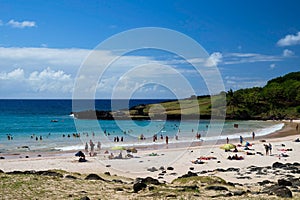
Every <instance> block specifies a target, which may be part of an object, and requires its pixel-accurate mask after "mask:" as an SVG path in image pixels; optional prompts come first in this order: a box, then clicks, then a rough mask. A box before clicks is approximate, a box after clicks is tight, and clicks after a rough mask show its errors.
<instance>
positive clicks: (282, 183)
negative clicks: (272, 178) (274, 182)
mask: <svg viewBox="0 0 300 200" xmlns="http://www.w3.org/2000/svg"><path fill="white" fill-rule="evenodd" d="M278 185H280V186H292V185H293V184H292V182H291V181H287V180H284V179H278Z"/></svg>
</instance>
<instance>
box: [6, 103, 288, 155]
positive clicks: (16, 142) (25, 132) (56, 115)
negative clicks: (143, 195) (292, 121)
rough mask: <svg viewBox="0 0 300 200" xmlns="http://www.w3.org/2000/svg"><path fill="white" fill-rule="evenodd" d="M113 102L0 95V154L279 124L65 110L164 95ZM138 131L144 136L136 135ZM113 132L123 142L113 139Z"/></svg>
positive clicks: (243, 132) (246, 131)
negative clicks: (107, 116)
mask: <svg viewBox="0 0 300 200" xmlns="http://www.w3.org/2000/svg"><path fill="white" fill-rule="evenodd" d="M115 101H116V102H115V103H114V107H113V108H112V107H111V100H95V101H94V103H95V104H94V107H92V106H91V105H92V104H91V101H87V100H82V103H81V106H80V107H77V108H74V109H73V108H72V100H0V153H13V152H22V151H67V150H82V149H84V146H85V143H86V142H89V141H90V140H92V141H93V142H94V143H97V142H98V141H99V142H101V146H102V147H103V148H111V147H113V146H116V145H117V146H133V145H134V146H150V145H157V144H163V143H164V142H165V140H161V139H160V137H161V136H162V137H164V138H165V137H166V136H168V137H169V143H180V142H191V141H195V140H197V139H196V138H195V135H196V134H197V133H200V134H201V139H202V140H203V141H217V140H225V139H226V137H228V138H229V139H234V138H238V137H239V136H243V137H245V138H247V137H251V135H252V134H251V133H252V132H255V134H256V136H263V135H267V134H270V133H272V132H274V131H276V130H279V129H281V128H282V127H283V124H278V123H276V124H275V123H273V122H269V121H268V122H263V121H228V122H225V123H224V124H223V123H222V122H220V124H218V123H214V125H213V126H212V125H211V124H210V121H209V120H200V121H184V122H183V121H173V120H172V121H161V120H151V121H150V120H136V121H132V120H116V121H114V120H79V119H74V118H73V116H72V115H70V113H71V112H72V111H79V110H84V109H95V108H96V109H97V110H111V109H114V110H117V109H123V108H130V107H132V106H135V105H139V104H149V103H158V102H162V101H166V100H165V99H164V100H161V99H160V100H159V99H154V100H151V99H150V100H149V99H136V100H130V101H129V102H128V101H126V100H115ZM115 105H117V106H115ZM234 124H238V126H239V127H238V128H235V127H234ZM220 128H221V129H220ZM219 130H222V132H220V133H219ZM79 134H80V137H76V136H78V135H79ZM142 134H143V136H144V137H145V138H146V139H145V140H141V139H140V136H141V135H142ZM154 134H157V136H158V140H157V141H156V142H153V140H152V138H153V135H154ZM176 136H177V137H178V140H176V139H175V138H176ZM116 137H118V138H119V139H120V140H121V138H123V142H114V139H116Z"/></svg>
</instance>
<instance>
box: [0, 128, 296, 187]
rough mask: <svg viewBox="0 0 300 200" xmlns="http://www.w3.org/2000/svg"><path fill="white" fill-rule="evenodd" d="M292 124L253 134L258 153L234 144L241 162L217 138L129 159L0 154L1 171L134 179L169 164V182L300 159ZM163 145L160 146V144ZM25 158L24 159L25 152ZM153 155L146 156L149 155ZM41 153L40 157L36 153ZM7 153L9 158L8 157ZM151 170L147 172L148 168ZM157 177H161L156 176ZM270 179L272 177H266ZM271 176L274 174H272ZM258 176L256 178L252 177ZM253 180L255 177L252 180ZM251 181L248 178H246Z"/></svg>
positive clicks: (101, 155) (231, 176) (228, 175)
mask: <svg viewBox="0 0 300 200" xmlns="http://www.w3.org/2000/svg"><path fill="white" fill-rule="evenodd" d="M295 126H296V123H289V122H285V126H284V128H283V129H282V130H279V131H277V132H275V133H272V134H269V135H267V136H263V137H256V138H255V140H254V141H252V139H251V140H249V142H250V143H253V146H252V148H254V149H255V151H253V152H260V153H262V154H263V158H264V159H261V156H262V155H258V154H257V155H253V156H247V155H246V154H245V151H243V148H242V147H238V150H239V152H238V153H237V154H238V155H239V156H243V157H244V158H245V159H244V160H241V161H229V160H227V156H228V155H233V154H234V153H232V152H224V151H223V150H221V149H220V148H219V147H220V145H221V144H224V143H226V142H225V141H218V142H217V143H215V144H213V145H209V144H207V145H203V146H199V143H193V144H192V145H190V146H176V145H174V146H172V145H170V144H169V145H168V146H166V145H162V146H160V147H157V148H152V149H149V148H137V149H138V152H137V153H136V154H132V155H133V158H130V159H108V155H109V154H104V152H103V150H101V151H100V152H99V153H98V155H97V156H95V157H90V156H88V155H87V157H86V158H87V160H88V162H85V163H79V162H78V157H75V156H74V154H75V153H76V152H77V151H59V152H47V153H44V152H30V153H28V152H26V153H22V154H21V156H22V158H19V156H20V155H9V154H5V155H4V154H1V156H5V159H1V160H0V166H1V168H0V169H1V170H3V171H4V172H11V171H26V170H36V171H39V170H54V169H56V170H65V171H67V172H77V173H84V174H87V173H98V174H99V173H101V174H103V173H104V172H110V173H111V174H116V175H118V176H123V177H127V178H132V179H134V178H137V177H146V176H150V177H153V178H159V177H160V175H159V174H160V173H159V171H160V170H159V168H160V167H161V166H163V167H164V168H167V167H172V168H173V169H174V170H172V171H170V173H166V175H165V176H163V177H162V179H161V180H163V181H166V182H171V181H172V180H174V179H175V178H177V177H178V176H181V175H183V174H185V173H186V172H187V171H189V170H191V169H193V170H192V171H195V172H201V171H203V170H212V169H218V168H224V169H226V168H229V167H237V168H240V169H246V168H247V167H249V166H251V165H256V166H261V167H263V166H267V165H272V163H274V162H277V161H280V162H300V159H299V158H298V156H297V151H299V150H300V144H298V143H297V144H296V143H294V142H292V141H293V140H295V139H296V138H299V137H300V134H299V133H298V134H296V130H295V129H294V128H295ZM262 139H264V140H266V142H267V143H272V144H273V149H274V150H273V151H274V153H273V156H265V155H264V148H263V144H264V143H266V142H262V141H261V140H262ZM238 142H239V141H238V140H231V141H230V143H234V144H237V143H238ZM283 143H284V144H285V146H286V147H284V148H291V149H293V151H291V152H288V153H289V157H287V158H282V159H281V158H280V157H278V155H277V154H278V153H279V152H280V151H277V149H280V148H282V147H281V146H280V145H281V144H283ZM163 146H164V147H163ZM110 152H113V153H114V154H115V155H118V153H119V152H122V153H123V155H125V154H126V151H120V150H117V151H112V150H110ZM26 154H27V155H28V156H29V157H28V158H25V155H26ZM151 154H152V155H153V156H150V155H151ZM38 155H41V156H38ZM10 156H11V157H10ZM201 156H204V157H216V160H204V164H200V165H199V164H193V163H192V162H191V161H192V160H195V159H197V158H199V157H201ZM151 168H152V169H153V170H154V171H153V172H151V170H150V169H151ZM210 174H214V175H218V176H220V177H221V178H224V179H225V180H226V181H231V182H247V181H249V180H248V179H243V180H239V179H237V177H236V175H235V174H234V173H233V172H229V173H218V172H217V173H216V172H212V173H210ZM160 178H161V177H160ZM267 178H272V177H267ZM273 178H274V177H273ZM256 179H259V180H260V178H256ZM256 179H255V180H256ZM250 182H251V181H250Z"/></svg>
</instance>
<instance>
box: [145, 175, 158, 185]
mask: <svg viewBox="0 0 300 200" xmlns="http://www.w3.org/2000/svg"><path fill="white" fill-rule="evenodd" d="M140 182H141V183H145V184H153V185H160V182H159V181H158V180H157V179H155V178H152V177H149V176H148V177H146V178H142V179H140Z"/></svg>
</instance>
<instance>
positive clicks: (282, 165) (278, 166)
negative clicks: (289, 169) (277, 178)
mask: <svg viewBox="0 0 300 200" xmlns="http://www.w3.org/2000/svg"><path fill="white" fill-rule="evenodd" d="M272 167H273V168H283V167H285V165H284V164H282V163H280V162H275V163H273V165H272Z"/></svg>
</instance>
